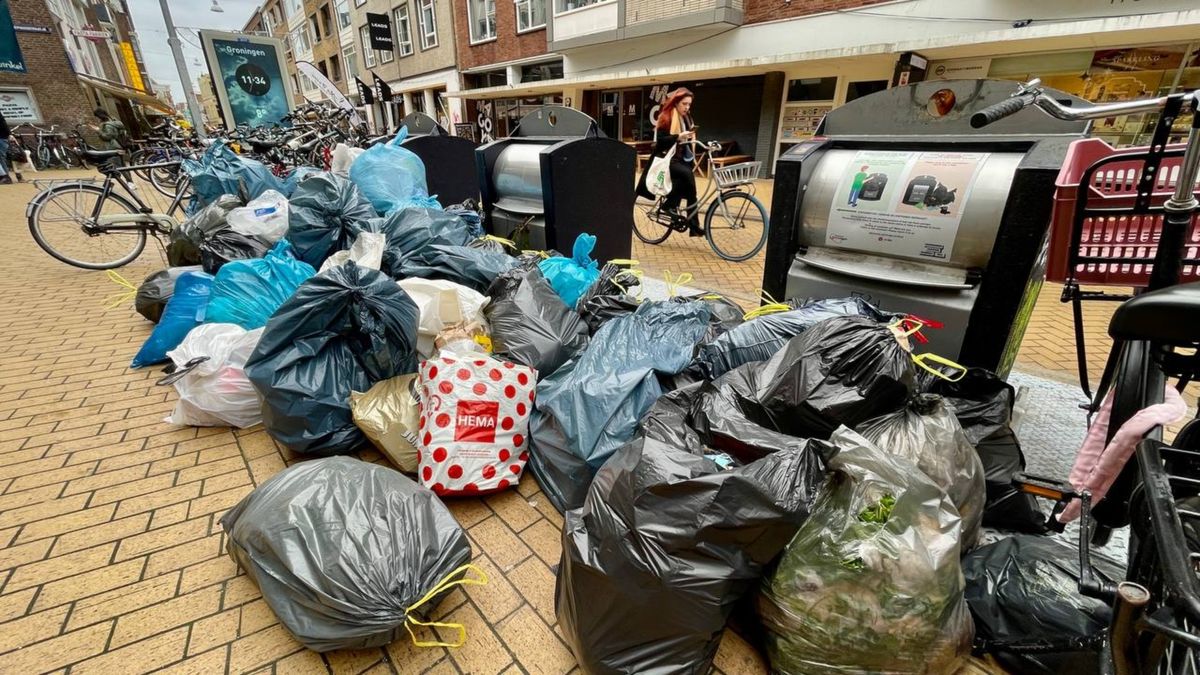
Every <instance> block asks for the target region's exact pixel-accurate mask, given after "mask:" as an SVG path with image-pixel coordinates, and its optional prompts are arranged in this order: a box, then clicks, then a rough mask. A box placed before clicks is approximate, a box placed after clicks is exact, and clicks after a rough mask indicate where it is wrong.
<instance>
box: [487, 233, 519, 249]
mask: <svg viewBox="0 0 1200 675" xmlns="http://www.w3.org/2000/svg"><path fill="white" fill-rule="evenodd" d="M479 241H494V242H497V243H500V244H503V245H505V246H507V247H509V248H511V249H514V250H515V249H516V248H517V244H516V243H515V242H513V241H512V240H511V239H505V238H504V237H497V236H496V235H494V234H485V235H483V236H482V237H480V238H479Z"/></svg>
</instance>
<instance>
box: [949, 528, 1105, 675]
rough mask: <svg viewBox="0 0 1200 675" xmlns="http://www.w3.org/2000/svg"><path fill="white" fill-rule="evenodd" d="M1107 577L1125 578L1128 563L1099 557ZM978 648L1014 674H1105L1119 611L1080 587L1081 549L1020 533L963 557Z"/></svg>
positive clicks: (1095, 560)
mask: <svg viewBox="0 0 1200 675" xmlns="http://www.w3.org/2000/svg"><path fill="white" fill-rule="evenodd" d="M1092 567H1094V568H1095V569H1096V572H1097V573H1098V575H1099V576H1100V578H1101V580H1102V581H1106V582H1108V583H1117V582H1119V581H1121V580H1123V579H1124V578H1125V574H1124V570H1123V569H1122V568H1121V565H1120V564H1118V563H1116V562H1114V561H1112V560H1109V559H1107V558H1104V557H1101V556H1097V555H1095V554H1093V555H1092ZM963 576H964V577H965V578H966V582H967V586H966V598H967V605H968V606H969V607H970V608H971V615H972V616H973V617H974V618H975V647H976V649H977V650H979V651H983V652H987V653H990V654H992V656H994V657H995V658H996V660H997V661H998V662H999V663H1000V664H1001V665H1003V666H1004V667H1005V669H1006V670H1008V671H1009V672H1013V673H1022V674H1026V673H1028V674H1029V675H1057V674H1058V673H1097V672H1100V668H1099V666H1100V664H1099V659H1098V655H1099V650H1100V649H1101V644H1100V643H1101V641H1102V640H1103V639H1104V636H1105V632H1106V630H1107V628H1108V623H1109V620H1110V619H1111V617H1112V611H1111V609H1110V607H1109V605H1108V603H1105V602H1104V601H1102V600H1097V599H1095V598H1090V597H1087V596H1085V595H1083V594H1081V593H1080V592H1079V551H1078V549H1077V548H1076V547H1075V546H1073V545H1071V544H1068V543H1065V542H1063V541H1061V540H1058V539H1051V538H1049V537H1039V536H1031V535H1016V536H1014V537H1011V538H1008V539H1001V540H1000V541H998V542H996V543H994V544H990V545H988V546H981V547H980V548H978V549H977V550H975V551H973V552H971V553H970V554H968V555H967V556H966V557H965V558H963Z"/></svg>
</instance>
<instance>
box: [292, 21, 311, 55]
mask: <svg viewBox="0 0 1200 675" xmlns="http://www.w3.org/2000/svg"><path fill="white" fill-rule="evenodd" d="M311 48H312V46H311V45H310V44H309V42H308V29H307V28H306V27H301V28H297V29H296V30H294V31H292V49H294V50H296V51H297V52H306V51H308V50H309V49H311Z"/></svg>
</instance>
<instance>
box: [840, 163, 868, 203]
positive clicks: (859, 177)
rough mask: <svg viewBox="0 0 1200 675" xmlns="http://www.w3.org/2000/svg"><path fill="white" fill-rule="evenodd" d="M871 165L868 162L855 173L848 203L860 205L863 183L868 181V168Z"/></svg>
mask: <svg viewBox="0 0 1200 675" xmlns="http://www.w3.org/2000/svg"><path fill="white" fill-rule="evenodd" d="M869 168H870V167H869V166H868V165H866V164H864V165H862V167H861V168H860V169H859V170H858V173H856V174H854V182H852V183H851V184H850V199H848V200H846V203H847V204H849V205H850V206H858V196H859V195H860V194H862V189H863V183H865V182H867V169H869Z"/></svg>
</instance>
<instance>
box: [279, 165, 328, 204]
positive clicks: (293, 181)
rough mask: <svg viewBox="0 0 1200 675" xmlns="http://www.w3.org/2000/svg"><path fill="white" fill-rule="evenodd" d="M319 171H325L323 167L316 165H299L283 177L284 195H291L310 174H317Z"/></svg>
mask: <svg viewBox="0 0 1200 675" xmlns="http://www.w3.org/2000/svg"><path fill="white" fill-rule="evenodd" d="M319 173H324V171H322V170H321V169H319V168H317V167H315V166H298V167H296V168H295V169H293V170H292V172H291V173H289V174H288V175H287V178H285V179H283V187H284V189H283V196H284V197H291V196H292V193H293V192H295V191H296V188H297V187H299V186H300V184H301V183H303V182H304V180H305V179H306V178H308V177H309V176H315V175H317V174H319Z"/></svg>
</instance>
